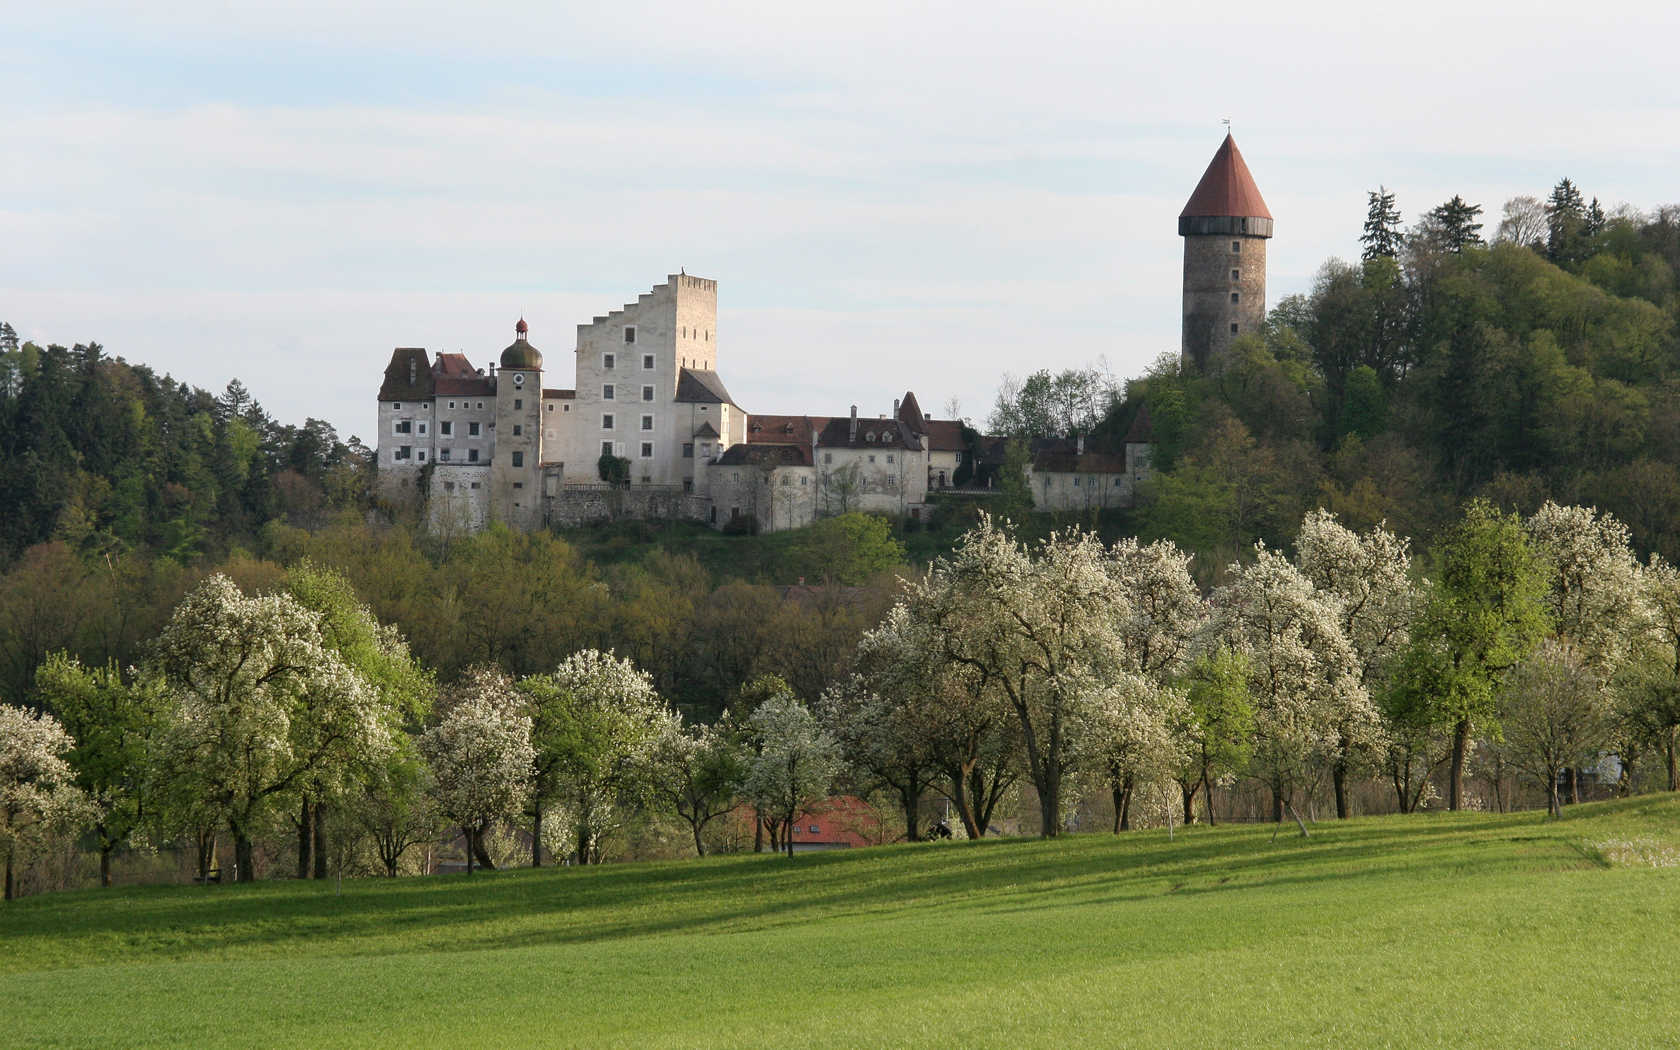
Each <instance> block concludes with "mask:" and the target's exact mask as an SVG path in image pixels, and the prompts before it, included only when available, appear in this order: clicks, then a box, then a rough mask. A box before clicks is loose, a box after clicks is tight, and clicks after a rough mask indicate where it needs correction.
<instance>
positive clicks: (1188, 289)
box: [1178, 134, 1272, 370]
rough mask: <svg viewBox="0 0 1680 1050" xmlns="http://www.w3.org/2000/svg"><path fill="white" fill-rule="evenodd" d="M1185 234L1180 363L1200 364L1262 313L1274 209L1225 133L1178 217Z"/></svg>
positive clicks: (1254, 326)
mask: <svg viewBox="0 0 1680 1050" xmlns="http://www.w3.org/2000/svg"><path fill="white" fill-rule="evenodd" d="M1178 235H1179V236H1180V237H1183V238H1184V345H1183V348H1182V353H1183V355H1184V357H1183V360H1184V366H1185V367H1186V368H1195V369H1197V370H1201V369H1204V368H1206V367H1207V364H1208V362H1209V361H1211V360H1213V359H1214V358H1215V357H1217V356H1218V355H1219V354H1221V353H1223V352H1224V351H1225V349H1226V348H1227V347H1229V346H1230V345H1231V340H1233V339H1235V338H1236V337H1237V336H1239V335H1245V334H1248V333H1251V332H1255V333H1257V332H1259V331H1260V326H1261V323H1262V322H1263V321H1265V319H1266V241H1267V240H1268V239H1269V238H1270V237H1271V236H1272V213H1271V212H1269V211H1267V210H1266V202H1265V201H1264V200H1263V199H1262V198H1261V196H1260V188H1259V187H1258V186H1256V185H1255V184H1254V176H1252V175H1250V174H1249V173H1248V165H1247V164H1245V163H1243V157H1242V154H1241V153H1240V152H1238V150H1237V143H1236V140H1235V139H1233V138H1231V136H1230V135H1229V134H1227V135H1226V136H1225V141H1224V142H1223V143H1221V144H1220V146H1219V152H1217V153H1215V154H1214V155H1213V162H1212V163H1210V164H1209V165H1208V167H1207V171H1206V172H1204V173H1203V174H1202V181H1201V182H1199V183H1197V184H1196V192H1195V193H1192V194H1191V195H1190V201H1189V203H1188V204H1186V205H1185V206H1184V211H1183V212H1181V213H1180V214H1179V216H1178Z"/></svg>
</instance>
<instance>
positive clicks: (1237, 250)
mask: <svg viewBox="0 0 1680 1050" xmlns="http://www.w3.org/2000/svg"><path fill="white" fill-rule="evenodd" d="M1241 253H1242V242H1241V241H1232V242H1231V254H1232V255H1240V254H1241Z"/></svg>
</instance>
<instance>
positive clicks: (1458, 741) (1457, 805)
mask: <svg viewBox="0 0 1680 1050" xmlns="http://www.w3.org/2000/svg"><path fill="white" fill-rule="evenodd" d="M1469 747H1470V720H1469V719H1468V718H1461V719H1459V720H1458V724H1457V725H1455V726H1453V746H1452V769H1451V771H1450V772H1449V773H1448V775H1447V808H1448V809H1450V810H1452V811H1453V812H1454V813H1456V812H1458V811H1459V810H1460V809H1461V808H1463V806H1464V754H1465V752H1466V751H1467V750H1468V749H1469Z"/></svg>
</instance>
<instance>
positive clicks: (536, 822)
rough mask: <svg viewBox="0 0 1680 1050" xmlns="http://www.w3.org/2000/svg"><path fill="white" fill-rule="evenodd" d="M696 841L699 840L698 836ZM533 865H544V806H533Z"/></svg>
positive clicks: (536, 866)
mask: <svg viewBox="0 0 1680 1050" xmlns="http://www.w3.org/2000/svg"><path fill="white" fill-rule="evenodd" d="M695 841H699V838H698V836H696V839H695ZM531 867H533V868H540V867H542V807H541V806H533V807H531Z"/></svg>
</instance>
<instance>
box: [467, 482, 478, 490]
mask: <svg viewBox="0 0 1680 1050" xmlns="http://www.w3.org/2000/svg"><path fill="white" fill-rule="evenodd" d="M467 488H469V489H476V488H478V482H476V481H475V482H473V483H472V484H471V485H468V486H467Z"/></svg>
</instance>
